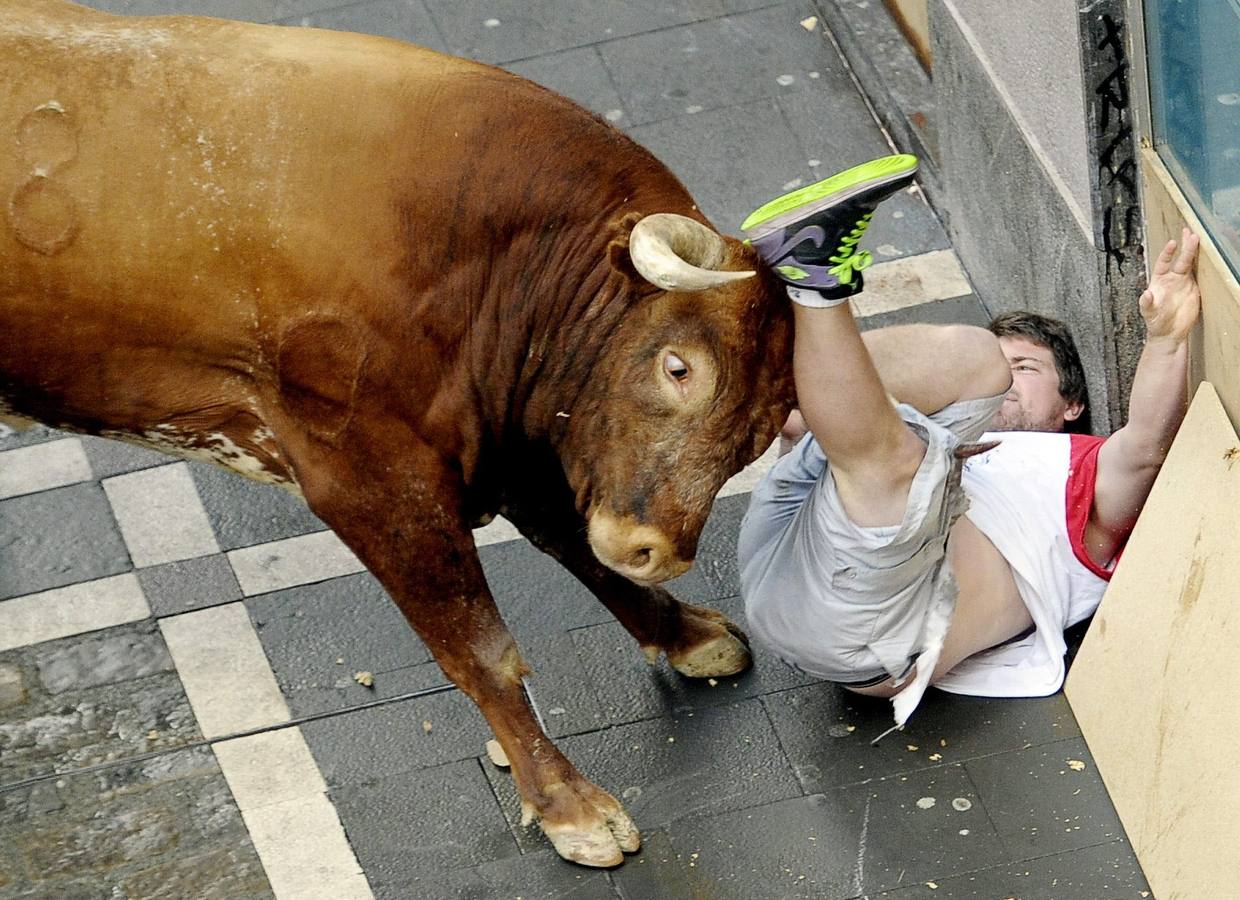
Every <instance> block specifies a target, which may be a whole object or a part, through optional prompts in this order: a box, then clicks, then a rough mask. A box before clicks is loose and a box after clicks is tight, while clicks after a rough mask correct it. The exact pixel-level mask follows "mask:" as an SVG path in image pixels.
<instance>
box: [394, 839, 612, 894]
mask: <svg viewBox="0 0 1240 900" xmlns="http://www.w3.org/2000/svg"><path fill="white" fill-rule="evenodd" d="M374 889H375V897H376V898H377V900H409V898H410V897H428V898H431V897H433V898H445V900H446V898H460V900H475V898H477V900H481V898H483V897H496V898H498V897H505V898H507V897H521V898H523V900H616V892H615V890H614V889H613V888H612V886H611V881H610V880H609V878H608V875H607V873H606V872H602V871H599V870H597V869H594V870H591V869H586V868H584V867H582V866H577V865H573V864H572V863H569V862H565V861H564V860H562V859H560V858H559V856H558V855H557V854H556V853H555V851H553V850H547V851H544V852H542V853H530V854H527V855H524V856H509V857H505V858H504V859H498V860H495V861H494V862H489V863H484V864H483V865H480V866H476V867H473V868H468V869H448V870H445V871H441V872H434V873H428V874H426V875H423V876H421V877H419V878H414V879H411V880H409V881H399V882H394V883H384V884H380V885H374Z"/></svg>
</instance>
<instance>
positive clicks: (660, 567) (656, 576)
mask: <svg viewBox="0 0 1240 900" xmlns="http://www.w3.org/2000/svg"><path fill="white" fill-rule="evenodd" d="M588 535H589V539H590V547H591V548H592V549H593V550H594V555H595V556H597V557H598V558H599V561H600V562H602V563H603V565H605V566H607V567H608V568H609V569H614V570H615V571H616V572H619V573H620V574H621V575H623V576H624V577H625V578H629V579H631V580H633V581H636V582H638V583H639V584H657V583H659V582H661V581H667V580H668V579H671V578H675V577H676V576H677V575H683V574H684V573H685V572H687V571H689V567H690V566H692V565H693V561H692V560H686V559H681V557H680V556H679V554H678V553H677V552H676V547H675V545H674V544H673V543H672V541H670V540H669V539H668V538H667V536H666V535H665V534H664V533H663V532H662V531H661V530H659V529H658V528H655V527H654V526H652V525H645V524H641V523H639V522H637V521H635V520H633V519H631V518H629V517H627V516H617V515H614V514H613V513H610V512H606V511H603V510H595V511H594V512H593V513H592V514H591V515H590V525H589V530H588Z"/></svg>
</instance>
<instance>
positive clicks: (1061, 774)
mask: <svg viewBox="0 0 1240 900" xmlns="http://www.w3.org/2000/svg"><path fill="white" fill-rule="evenodd" d="M1069 760H1077V761H1079V762H1081V763H1084V769H1083V770H1082V771H1075V770H1074V769H1072V768H1071V767H1070V766H1069V764H1068V763H1069ZM965 768H967V769H968V771H969V775H970V777H971V778H972V779H973V783H974V784H976V785H977V789H978V792H979V793H980V794H981V795H982V796H983V797H984V798H985V799H986V808H987V809H988V810H989V812H990V817H991V819H992V821H993V822H994V823H995V828H996V829H998V832H999V835H1000V836H1001V837H1002V838H1003V842H1004V845H1005V846H1006V847H1007V849H1008V852H1009V854H1010V856H1011V858H1013V859H1028V858H1031V857H1035V856H1044V855H1047V854H1050V853H1058V852H1060V851H1063V850H1075V849H1079V848H1081V847H1088V846H1090V845H1092V844H1101V843H1105V842H1108V841H1113V840H1115V839H1117V838H1121V837H1123V836H1124V829H1123V826H1121V825H1120V822H1119V818H1118V817H1117V816H1116V815H1115V808H1114V807H1113V806H1112V805H1111V800H1110V798H1109V797H1108V796H1107V792H1106V787H1105V786H1104V785H1103V783H1102V777H1101V776H1100V775H1099V774H1098V769H1097V767H1096V766H1095V765H1094V761H1093V758H1092V757H1091V756H1090V755H1089V750H1088V748H1086V746H1085V742H1084V741H1083V740H1081V739H1079V738H1077V739H1074V740H1069V741H1062V742H1059V743H1056V744H1050V745H1047V746H1042V747H1030V748H1028V749H1025V750H1016V751H1013V752H1010V753H999V754H996V755H994V756H988V757H984V758H982V759H976V760H971V761H969V762H967V763H965Z"/></svg>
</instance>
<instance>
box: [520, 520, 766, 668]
mask: <svg viewBox="0 0 1240 900" xmlns="http://www.w3.org/2000/svg"><path fill="white" fill-rule="evenodd" d="M505 514H506V515H507V516H508V517H509V519H510V520H511V521H512V523H513V524H514V525H516V526H517V528H518V529H520V531H521V533H522V534H524V535H525V536H526V537H527V538H529V540H530V542H531V543H532V544H534V546H536V547H538V548H539V549H540V550H542V551H543V552H544V553H546V554H548V555H549V556H551V557H552V558H553V559H555V560H556V561H558V562H559V563H560V564H561V565H563V566H564V567H565V568H566V569H568V570H569V571H570V572H572V573H573V575H574V576H576V577H577V579H578V580H579V581H581V583H582V584H584V585H585V586H586V587H588V588H589V589H590V591H591V592H592V593H593V594H594V596H596V597H598V599H599V600H600V601H601V602H602V603H603V605H604V606H606V607H607V609H609V610H610V611H611V614H612V615H614V616H615V617H616V619H617V620H618V621H619V622H620V624H621V625H623V626H624V627H625V629H626V630H627V631H628V632H629V634H631V635H633V637H634V638H635V639H636V640H637V643H638V644H639V645H640V646H641V648H642V651H643V652H644V653H645V654H646V657H647V659H649V660H650V661H651V662H652V663H653V662H655V661H656V660H657V659H658V656H659V652H660V651H662V652H665V653H666V654H667V660H668V662H670V663H671V664H672V667H673V668H674V669H676V671H678V672H680V673H681V674H682V675H687V676H689V677H690V678H709V677H712V676H714V677H722V676H725V675H734V674H736V673H737V672H743V671H744V670H745V669H747V668H749V666H750V664H751V663H752V657H751V656H750V653H749V640H748V638H746V637H745V633H744V632H743V631H741V630H740V628H738V627H737V626H736V625H734V624H733V623H732V621H731V620H730V619H729V618H728V617H727V616H725V615H723V613H720V612H717V611H715V610H713V609H708V608H707V607H704V606H696V605H694V604H692V603H685V602H683V601H680V600H677V599H676V598H675V597H673V596H672V595H671V594H670V593H668V592H667V591H665V590H664V589H663V588H660V587H645V586H642V585H639V584H635V583H633V582H632V581H629V580H628V579H627V578H625V577H623V576H622V575H618V574H617V573H615V572H613V571H612V570H611V569H609V568H607V567H606V566H604V565H603V564H602V563H600V562H599V561H598V558H597V557H596V556H595V555H594V553H593V552H592V551H591V550H590V545H589V543H588V542H587V541H586V539H585V531H584V529H583V528H582V525H581V520H580V517H578V516H577V515H576V513H575V512H574V511H572V508H571V506H569V507H567V508H565V509H562V510H560V511H559V514H557V513H555V512H552V511H551V509H550V508H549V507H548V505H547V504H546V503H545V502H544V503H543V504H542V505H540V506H539V507H536V508H530V507H520V506H513V507H510V508H506V509H505Z"/></svg>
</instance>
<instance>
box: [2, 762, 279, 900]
mask: <svg viewBox="0 0 1240 900" xmlns="http://www.w3.org/2000/svg"><path fill="white" fill-rule="evenodd" d="M49 798H50V800H49ZM0 847H6V848H8V852H9V853H10V856H9V859H10V860H11V861H12V865H13V868H11V869H10V870H9V875H8V877H9V878H10V882H11V883H10V884H9V885H8V886H7V888H8V889H10V890H15V893H14V894H5V896H19V897H28V896H35V897H37V896H48V897H71V896H81V897H92V898H93V897H117V896H124V897H135V898H136V897H144V898H145V897H152V898H154V897H159V898H169V900H171V898H179V897H187V896H194V897H212V898H225V897H229V898H231V897H246V898H249V897H267V896H270V892H269V891H268V890H267V881H266V878H265V876H264V875H263V869H262V865H261V864H260V863H259V860H258V857H257V855H256V854H255V853H254V850H253V848H252V846H251V844H250V841H249V838H248V836H247V834H246V831H245V826H244V824H243V823H242V820H241V816H240V813H239V812H238V811H237V809H236V807H235V806H234V805H233V803H232V797H231V795H230V794H229V792H228V787H227V785H226V784H225V782H224V779H223V777H222V776H221V774H220V772H219V769H218V767H217V766H216V764H215V758H214V756H212V754H211V751H210V749H209V748H206V747H198V748H193V749H187V750H183V751H178V752H173V753H169V754H165V755H163V756H160V757H156V758H155V759H149V760H144V761H142V762H134V763H126V764H121V765H118V766H114V767H109V768H108V769H105V770H102V771H100V772H94V773H90V774H76V775H67V776H64V777H62V778H60V779H57V780H56V781H54V782H44V783H40V784H37V785H33V786H27V787H23V788H19V789H17V790H14V791H8V792H4V793H0ZM0 859H3V857H0ZM3 868H4V864H3V863H0V870H3Z"/></svg>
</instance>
